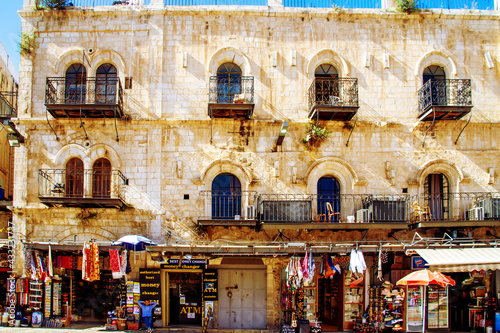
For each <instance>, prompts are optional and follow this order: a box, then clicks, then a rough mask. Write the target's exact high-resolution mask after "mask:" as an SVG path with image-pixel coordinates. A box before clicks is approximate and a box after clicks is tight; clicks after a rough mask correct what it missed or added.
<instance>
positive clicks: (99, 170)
mask: <svg viewBox="0 0 500 333" xmlns="http://www.w3.org/2000/svg"><path fill="white" fill-rule="evenodd" d="M92 197H93V198H110V197H111V162H109V160H107V159H105V158H100V159H98V160H97V161H95V163H94V166H93V167H92Z"/></svg>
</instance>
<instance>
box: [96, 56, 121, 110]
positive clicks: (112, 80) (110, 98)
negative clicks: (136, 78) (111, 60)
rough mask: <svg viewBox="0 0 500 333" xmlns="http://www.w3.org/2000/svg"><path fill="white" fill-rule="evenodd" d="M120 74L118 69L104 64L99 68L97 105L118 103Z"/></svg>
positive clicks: (97, 73)
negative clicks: (117, 93)
mask: <svg viewBox="0 0 500 333" xmlns="http://www.w3.org/2000/svg"><path fill="white" fill-rule="evenodd" d="M117 81H118V74H117V71H116V67H115V66H113V65H111V64H102V65H101V66H99V68H97V72H96V87H95V95H96V96H95V97H96V102H97V103H103V104H114V103H115V102H116V87H117Z"/></svg>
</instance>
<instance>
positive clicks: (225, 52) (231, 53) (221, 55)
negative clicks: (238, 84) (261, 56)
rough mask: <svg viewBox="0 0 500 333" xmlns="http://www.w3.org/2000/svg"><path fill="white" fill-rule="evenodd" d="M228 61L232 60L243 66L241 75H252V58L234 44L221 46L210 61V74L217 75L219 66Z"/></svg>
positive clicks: (208, 69)
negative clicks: (233, 45)
mask: <svg viewBox="0 0 500 333" xmlns="http://www.w3.org/2000/svg"><path fill="white" fill-rule="evenodd" d="M226 62H232V63H234V64H236V65H238V66H239V67H240V68H241V75H243V76H252V67H251V66H250V60H249V59H248V57H247V56H246V55H245V54H244V53H243V52H241V51H240V50H238V49H236V48H234V47H232V46H227V47H224V48H221V49H219V50H217V51H216V52H215V53H214V54H213V55H212V57H211V58H210V61H209V62H208V68H207V71H208V74H209V75H210V76H215V75H217V69H218V68H219V66H220V65H222V64H223V63H226Z"/></svg>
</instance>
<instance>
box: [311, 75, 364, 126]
mask: <svg viewBox="0 0 500 333" xmlns="http://www.w3.org/2000/svg"><path fill="white" fill-rule="evenodd" d="M308 108H309V118H310V119H314V118H317V119H322V120H350V119H351V118H352V117H353V116H354V115H355V113H356V112H357V109H358V108H359V104H358V79H356V78H319V77H318V78H315V79H314V81H313V83H312V84H311V86H310V87H309V91H308Z"/></svg>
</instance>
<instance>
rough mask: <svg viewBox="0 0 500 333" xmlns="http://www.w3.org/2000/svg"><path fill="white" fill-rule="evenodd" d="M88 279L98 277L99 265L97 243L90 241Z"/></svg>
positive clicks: (92, 279) (97, 278) (94, 279)
mask: <svg viewBox="0 0 500 333" xmlns="http://www.w3.org/2000/svg"><path fill="white" fill-rule="evenodd" d="M89 267H90V270H89V278H90V280H89V281H97V280H99V279H100V265H99V245H97V243H95V242H92V243H91V244H90V258H89Z"/></svg>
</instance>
